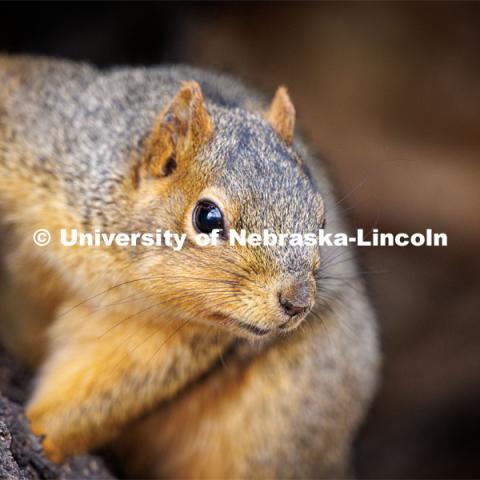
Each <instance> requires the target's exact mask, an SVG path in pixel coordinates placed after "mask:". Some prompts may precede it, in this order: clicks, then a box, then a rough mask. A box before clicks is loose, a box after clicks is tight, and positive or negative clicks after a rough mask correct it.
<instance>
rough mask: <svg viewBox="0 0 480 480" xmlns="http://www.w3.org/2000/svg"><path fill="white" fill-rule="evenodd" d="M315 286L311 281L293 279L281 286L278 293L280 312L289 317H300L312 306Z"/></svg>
mask: <svg viewBox="0 0 480 480" xmlns="http://www.w3.org/2000/svg"><path fill="white" fill-rule="evenodd" d="M314 299H315V284H314V282H313V280H308V279H305V280H304V279H301V280H300V279H295V280H293V281H290V282H288V283H286V284H285V285H283V286H282V287H281V288H280V291H279V293H278V301H279V304H280V308H281V310H282V311H283V312H284V313H285V314H286V315H288V316H289V317H292V318H293V317H300V316H301V315H302V314H304V313H307V312H308V311H309V310H310V309H311V308H312V307H313V304H314Z"/></svg>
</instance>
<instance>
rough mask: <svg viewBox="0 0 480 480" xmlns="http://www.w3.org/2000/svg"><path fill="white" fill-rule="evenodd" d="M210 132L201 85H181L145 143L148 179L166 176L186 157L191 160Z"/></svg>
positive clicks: (209, 122) (194, 83)
mask: <svg viewBox="0 0 480 480" xmlns="http://www.w3.org/2000/svg"><path fill="white" fill-rule="evenodd" d="M212 132H213V127H212V122H211V120H210V117H209V115H208V113H207V111H206V110H205V106H204V103H203V97H202V91H201V89H200V85H199V84H198V83H197V82H195V81H189V82H183V83H182V85H181V87H180V89H179V90H178V92H177V93H176V95H175V97H174V98H173V100H172V101H171V102H170V104H169V105H168V107H167V108H166V109H165V110H164V111H163V112H162V114H161V115H160V117H159V119H158V121H157V122H156V124H155V126H154V128H153V130H152V132H151V134H150V136H149V137H148V138H147V142H146V154H147V156H146V168H147V171H148V173H149V174H150V175H153V176H167V175H169V174H170V173H171V172H172V171H173V170H174V169H175V168H176V166H177V162H181V161H183V160H184V159H185V158H186V156H190V157H191V156H193V155H194V154H195V151H196V150H197V149H198V148H199V147H200V146H202V145H203V144H204V143H205V142H206V141H207V140H208V139H209V138H210V136H211V134H212Z"/></svg>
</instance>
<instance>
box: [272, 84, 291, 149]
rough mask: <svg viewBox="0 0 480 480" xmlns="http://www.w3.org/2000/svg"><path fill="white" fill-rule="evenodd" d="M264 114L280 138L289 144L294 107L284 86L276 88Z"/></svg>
mask: <svg viewBox="0 0 480 480" xmlns="http://www.w3.org/2000/svg"><path fill="white" fill-rule="evenodd" d="M265 116H266V119H267V121H268V122H269V123H270V125H271V126H272V127H273V129H274V130H275V131H276V132H277V133H278V135H279V136H280V138H282V139H283V140H284V141H285V142H286V143H288V144H291V143H292V141H293V132H294V129H295V107H294V106H293V103H292V101H291V100H290V97H289V95H288V92H287V89H286V88H285V87H283V86H281V87H278V88H277V91H276V92H275V96H274V97H273V100H272V103H271V104H270V107H269V108H268V111H267V112H266V114H265Z"/></svg>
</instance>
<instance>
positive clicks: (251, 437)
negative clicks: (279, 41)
mask: <svg viewBox="0 0 480 480" xmlns="http://www.w3.org/2000/svg"><path fill="white" fill-rule="evenodd" d="M116 75H117V77H116ZM118 75H120V77H122V75H123V76H125V75H126V78H123V79H121V78H120V79H119V77H118ZM149 75H153V77H152V78H153V79H154V80H155V81H154V82H151V81H150V77H149ZM155 75H158V76H159V77H158V78H157V77H156V76H155ZM164 75H166V76H164ZM172 75H174V76H175V78H181V79H182V80H184V81H185V80H187V79H189V78H194V79H195V80H191V81H188V82H184V83H183V84H182V85H180V86H178V85H177V82H176V81H175V82H174V81H173V80H172V78H173V77H172ZM165 78H167V79H168V80H165ZM212 78H213V79H212ZM139 79H140V80H139ZM158 79H160V80H161V81H159V80H158ZM197 80H198V81H197ZM0 81H1V82H2V83H1V85H2V87H0V88H2V89H3V90H1V91H0V99H1V104H0V212H1V216H2V218H1V223H2V228H4V229H6V231H8V241H7V242H6V243H7V244H6V246H5V248H6V251H5V252H3V253H4V261H5V263H6V266H7V270H8V272H9V278H10V282H9V287H8V288H9V290H10V291H11V292H13V293H12V295H16V296H17V298H20V302H21V303H22V305H25V311H24V312H23V315H22V316H19V317H15V318H16V319H18V320H16V319H15V320H13V321H10V322H9V323H6V322H4V323H3V324H2V332H1V333H2V338H4V339H5V340H6V341H7V342H8V343H9V345H10V346H11V348H12V349H16V351H17V354H18V355H19V356H21V357H23V358H24V359H26V360H27V361H30V363H33V364H40V368H39V372H38V376H37V380H36V386H35V389H34V392H33V395H32V398H31V399H30V402H29V405H28V416H29V418H30V420H31V423H32V428H33V430H34V432H36V433H38V434H43V435H45V439H44V443H43V446H44V449H45V451H46V453H47V455H48V456H49V457H50V458H51V459H53V460H55V461H61V459H62V458H63V457H64V456H65V455H70V454H73V453H77V452H84V451H86V450H89V449H92V448H95V447H100V446H104V445H107V444H108V443H109V442H111V441H113V440H115V444H114V450H115V451H116V452H118V453H119V457H118V458H119V459H120V461H121V463H124V464H125V468H126V469H128V470H129V471H130V473H132V474H134V475H152V476H155V477H160V476H164V477H170V478H172V477H177V478H181V477H182V478H185V477H204V478H206V477H209V478H213V477H215V478H219V477H223V478H224V477H228V476H230V477H232V476H233V477H251V476H252V475H255V476H257V477H263V478H271V477H300V476H312V475H315V476H338V475H342V474H345V472H346V469H347V468H348V456H349V451H350V443H351V439H352V436H353V434H354V432H355V429H356V427H357V425H358V422H359V421H360V419H361V418H362V415H363V412H364V408H365V406H366V404H367V403H368V400H369V399H370V397H371V393H372V391H373V387H374V384H375V376H376V365H377V353H376V352H377V350H376V337H375V326H374V321H373V314H372V311H371V308H370V305H369V302H368V300H367V297H366V295H365V292H364V288H363V284H362V281H361V279H360V278H359V277H358V273H357V270H356V265H355V262H354V261H353V260H349V261H347V262H338V264H336V265H335V266H333V267H332V262H330V263H329V262H328V258H326V261H325V265H327V266H328V268H329V270H328V271H327V272H328V275H327V274H325V275H324V279H322V280H320V281H317V278H316V277H315V275H317V274H318V269H319V264H322V261H323V260H322V261H321V259H322V256H321V255H320V252H319V251H318V249H310V250H308V249H304V250H302V251H289V250H280V249H279V250H275V249H273V250H272V249H262V248H258V249H248V248H247V249H245V248H241V247H238V246H237V247H233V248H220V249H217V248H203V249H198V248H195V246H194V244H193V242H192V235H193V234H194V232H193V230H192V229H193V227H192V225H191V218H192V210H193V208H194V206H195V204H196V202H197V201H198V199H199V198H205V197H207V198H210V199H211V200H213V201H215V202H216V203H217V205H219V206H220V207H221V208H222V210H223V213H224V216H225V219H226V222H227V223H228V224H229V225H233V226H236V227H238V226H240V227H242V226H243V225H246V226H247V227H249V228H260V227H261V226H263V225H264V222H265V221H269V222H272V223H275V222H276V224H278V225H277V226H278V227H279V228H280V227H286V228H287V229H291V228H293V226H300V227H301V228H303V229H311V228H312V226H313V227H317V228H318V226H319V225H320V224H321V223H322V221H323V218H324V215H325V209H324V201H325V202H326V203H327V208H326V211H327V214H328V213H329V212H330V217H329V225H330V226H329V228H331V229H334V230H341V229H344V228H345V225H344V224H343V221H342V220H341V218H340V217H339V216H338V213H337V212H336V211H335V209H334V208H333V204H332V198H333V197H332V196H331V187H330V183H329V181H328V177H327V176H326V174H325V172H324V170H323V168H318V167H315V165H314V163H313V162H312V161H311V160H310V158H311V155H310V154H309V152H308V150H307V149H306V148H305V146H304V145H303V144H302V143H295V142H293V128H294V109H293V105H292V104H291V102H290V100H289V98H288V95H287V93H286V90H284V89H279V90H278V91H277V94H276V95H275V98H274V100H273V102H272V104H271V107H270V110H269V113H268V115H267V118H268V120H269V122H270V124H268V123H267V122H266V121H265V120H264V119H263V115H262V113H261V112H263V111H264V103H263V102H262V101H261V100H258V99H256V97H255V96H254V94H253V93H252V94H251V93H250V91H246V93H245V91H244V90H242V88H241V87H240V86H236V87H235V86H234V85H235V84H233V83H232V82H231V81H228V80H227V81H224V80H222V79H220V78H216V77H208V75H207V74H205V73H203V72H199V71H195V70H191V71H190V70H185V71H184V70H181V69H178V70H176V69H173V70H172V71H167V72H166V73H164V72H163V71H161V70H160V71H159V72H158V73H156V72H154V71H153V72H150V73H149V71H148V70H145V71H140V72H139V73H138V72H135V71H134V72H130V71H127V72H123V73H122V72H120V73H116V72H113V73H111V74H105V75H101V74H100V73H98V72H97V71H96V70H94V69H93V68H91V67H88V66H85V65H77V64H71V63H68V62H55V61H47V60H32V59H15V58H14V59H10V58H8V57H7V58H4V57H0ZM104 81H105V82H107V83H106V84H104V83H102V82H104ZM138 81H140V86H139V88H140V91H142V90H141V89H143V88H145V89H150V90H149V91H150V94H151V97H148V96H147V95H145V96H143V97H141V102H147V100H145V99H149V98H153V100H152V101H151V104H149V103H147V104H146V106H145V105H144V104H143V103H141V104H140V105H141V106H140V113H138V112H137V111H136V110H135V108H137V104H135V103H134V102H133V100H132V103H129V102H130V101H131V99H132V98H135V97H134V95H124V96H122V95H123V92H125V91H126V90H127V89H128V87H130V86H132V89H134V84H135V82H138ZM162 82H163V83H162ZM201 82H204V85H206V88H207V90H208V88H210V90H211V91H213V93H211V94H210V97H209V98H207V95H206V94H205V98H204V95H203V94H202V89H204V88H203V87H202V89H201V88H200V86H199V85H200V83H201ZM152 85H154V87H152ZM213 87H215V88H213ZM215 89H218V92H220V93H218V92H217V91H216V90H215ZM157 90H158V92H157ZM135 91H137V90H135ZM83 92H86V93H85V95H84V96H82V94H83ZM215 92H216V93H215ZM204 93H205V92H204ZM108 95H113V96H114V97H113V98H112V99H109V97H108ZM115 95H118V96H119V98H120V99H121V102H123V103H122V108H118V104H119V102H120V101H119V100H118V98H116V97H115ZM222 95H224V96H225V97H226V100H225V101H226V102H227V105H228V106H227V107H225V106H223V104H217V103H215V99H216V96H219V97H220V100H218V101H219V102H222V101H224V100H223V99H222ZM85 104H87V105H85ZM125 105H127V106H128V108H127V107H126V106H125ZM247 105H248V109H251V108H252V105H253V106H255V108H256V111H257V112H258V113H256V114H253V113H251V112H250V110H248V111H247V109H246V107H245V106H247ZM74 107H75V108H74ZM84 109H87V110H86V111H84ZM102 109H103V110H102ZM130 111H132V112H135V115H132V117H133V118H134V119H135V122H133V123H131V124H130V126H129V128H128V129H126V128H125V126H122V125H123V124H122V123H121V121H123V119H124V118H123V116H125V118H127V117H128V115H129V114H130ZM72 112H73V113H72ZM91 112H94V113H95V115H92V114H91ZM112 112H113V113H112ZM158 112H160V113H158ZM102 114H103V115H105V118H104V117H102ZM81 115H84V116H81ZM79 119H80V120H79ZM98 119H100V120H101V121H102V122H103V123H102V124H101V127H98V126H97V125H96V124H94V126H93V127H92V128H91V129H90V122H95V121H100V120H98ZM82 121H83V122H84V123H82ZM118 122H120V123H118ZM79 123H80V127H78V124H79ZM75 125H76V127H75ZM119 125H120V126H122V127H120V126H119ZM43 128H47V129H48V130H46V131H44V130H42V129H43ZM75 128H77V129H78V131H77V130H75ZM135 129H137V130H138V131H136V130H135ZM248 129H251V130H248ZM272 129H273V130H274V131H275V132H276V134H275V133H273V132H272ZM71 130H72V131H73V133H74V135H73V136H69V133H70V132H71ZM102 135H103V136H102ZM115 135H117V137H115ZM235 135H236V136H235ZM143 137H145V141H142V142H141V141H140V139H142V138H143ZM72 138H73V140H72ZM131 138H132V139H135V140H130V139H131ZM78 139H80V140H78ZM112 139H113V140H114V141H112ZM102 141H103V142H106V143H102ZM235 141H236V142H240V143H242V142H243V143H242V148H239V149H237V150H235V151H233V152H232V148H237V147H236V146H235V145H237V144H235ZM75 142H77V143H75ZM82 142H84V143H82ZM92 142H93V145H92ZM95 142H97V143H95ZM292 142H293V143H292ZM105 145H108V146H109V148H110V151H108V152H107V153H109V154H110V156H108V155H105V154H104V156H103V157H101V161H98V162H97V161H96V160H97V157H96V155H97V154H98V152H99V151H104V146H105ZM252 145H253V147H252ZM120 147H121V148H120ZM293 147H295V150H293ZM102 148H103V150H102ZM252 148H253V150H252V151H250V150H249V149H252ZM85 152H87V155H86V156H82V154H84V153H85ZM232 154H233V155H232ZM115 155H116V156H115ZM300 156H301V157H302V158H304V159H305V162H306V163H308V164H309V165H310V166H311V168H312V173H311V176H308V175H307V173H306V172H305V171H304V170H303V167H301V166H300V165H299V164H298V163H295V162H297V160H298V158H300ZM112 158H113V159H114V160H112V161H110V160H109V159H112ZM172 159H173V160H174V161H173V162H172V161H171V160H172ZM109 161H110V163H108V162H109ZM229 161H230V162H232V163H231V164H228V163H227V162H229ZM262 169H263V170H262ZM315 183H316V184H318V185H320V192H321V194H320V193H319V191H318V190H317V188H316V187H315ZM266 188H269V189H270V190H268V191H266V190H265V189H266ZM306 206H308V208H306ZM330 207H332V208H331V209H330ZM263 217H266V218H263ZM279 222H281V223H279ZM156 225H161V226H162V228H164V229H165V228H169V229H171V230H173V231H176V232H186V233H187V234H188V242H187V245H186V247H185V248H184V250H182V252H178V253H173V252H171V251H168V250H166V249H160V248H158V249H157V248H155V249H152V250H147V249H141V248H139V249H137V250H131V249H121V248H107V247H95V248H82V247H71V248H65V247H62V246H61V245H60V244H59V242H55V241H54V242H52V243H51V244H49V245H48V246H45V247H38V248H35V247H33V246H32V242H31V236H32V233H33V232H34V231H35V230H37V229H39V228H48V229H49V230H50V232H52V235H53V236H54V237H56V236H57V235H58V232H59V231H60V229H61V228H67V229H68V228H79V227H83V228H84V229H85V230H86V231H92V230H94V229H95V228H101V229H104V230H107V231H149V229H152V228H154V227H155V226H156ZM292 272H293V273H292ZM300 276H301V278H302V279H304V280H305V282H306V283H308V285H310V286H311V288H310V291H309V294H310V295H312V296H313V295H314V294H315V289H316V285H317V283H319V282H320V287H321V289H322V291H328V293H329V296H328V297H325V298H322V297H320V296H318V299H317V305H316V307H315V308H316V309H317V311H318V313H316V314H315V315H314V314H313V313H312V315H310V316H308V317H307V319H306V320H305V321H304V319H305V316H306V314H305V315H304V316H302V317H301V318H299V319H296V320H293V319H292V320H290V319H288V321H286V318H285V313H284V312H283V311H282V310H281V308H280V306H279V304H278V294H277V292H278V291H280V290H282V289H283V290H282V291H287V290H288V289H290V288H293V287H292V285H293V283H292V282H294V281H295V280H296V279H298V278H299V277H300ZM329 278H330V279H333V281H332V283H331V284H329V283H328V282H329ZM341 278H351V282H350V283H351V284H352V285H353V287H352V289H351V290H350V289H348V290H347V289H346V287H343V285H344V284H343V283H338V280H339V279H341ZM6 288H7V287H5V288H4V290H6ZM317 293H318V292H317ZM10 303H12V304H13V301H12V300H10ZM324 303H325V305H326V306H325V308H323V309H322V306H323V305H324ZM240 319H241V320H242V321H243V322H244V324H247V326H249V327H250V328H252V327H255V328H257V329H261V330H263V331H265V332H268V335H265V337H261V338H259V337H254V335H253V334H252V333H248V331H246V330H245V328H244V327H242V326H241V325H240V324H239V322H238V320H240ZM302 322H303V323H302ZM280 325H286V326H287V328H286V329H285V330H282V331H281V332H280V331H279V328H280ZM299 326H300V328H297V327H299ZM29 332H30V333H31V332H35V336H32V335H30V334H29ZM222 362H224V363H222Z"/></svg>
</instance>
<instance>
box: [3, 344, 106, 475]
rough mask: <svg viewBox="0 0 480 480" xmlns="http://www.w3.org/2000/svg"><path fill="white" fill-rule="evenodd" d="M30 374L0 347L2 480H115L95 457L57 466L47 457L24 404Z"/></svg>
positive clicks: (81, 458)
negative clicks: (31, 426) (30, 425)
mask: <svg viewBox="0 0 480 480" xmlns="http://www.w3.org/2000/svg"><path fill="white" fill-rule="evenodd" d="M29 383H30V374H29V372H28V371H27V370H25V369H23V368H22V367H21V366H19V365H18V364H17V363H16V362H15V361H14V360H13V359H12V358H11V357H10V356H9V355H8V354H7V353H6V352H5V351H4V350H3V349H2V348H1V347H0V479H2V480H3V479H8V480H30V479H65V480H67V479H72V480H73V479H76V480H78V479H112V478H114V477H113V476H112V474H110V472H109V471H108V470H107V468H106V467H105V465H104V464H103V462H102V460H101V459H99V458H98V457H95V456H93V455H79V456H76V457H72V458H70V459H69V460H67V461H66V462H64V463H63V464H62V465H54V464H52V463H51V462H49V461H48V460H47V459H46V458H45V457H44V455H43V453H42V449H41V447H40V439H39V438H38V437H36V436H35V435H33V434H32V433H31V431H30V427H29V424H28V421H27V419H26V417H25V413H24V409H23V406H22V405H23V404H24V403H25V400H26V398H27V394H28V387H29Z"/></svg>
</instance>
